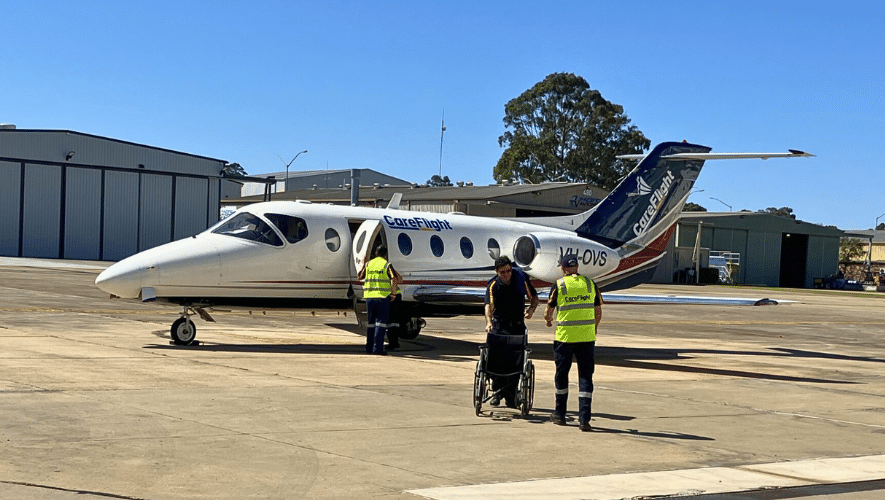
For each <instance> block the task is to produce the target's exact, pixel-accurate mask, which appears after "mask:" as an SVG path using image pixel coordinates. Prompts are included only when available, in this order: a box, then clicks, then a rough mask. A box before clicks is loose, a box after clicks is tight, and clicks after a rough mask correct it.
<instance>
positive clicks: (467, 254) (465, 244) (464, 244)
mask: <svg viewBox="0 0 885 500" xmlns="http://www.w3.org/2000/svg"><path fill="white" fill-rule="evenodd" d="M461 255H463V256H464V258H465V259H469V258H471V257H473V242H472V241H470V238H468V237H466V236H464V237H462V238H461Z"/></svg>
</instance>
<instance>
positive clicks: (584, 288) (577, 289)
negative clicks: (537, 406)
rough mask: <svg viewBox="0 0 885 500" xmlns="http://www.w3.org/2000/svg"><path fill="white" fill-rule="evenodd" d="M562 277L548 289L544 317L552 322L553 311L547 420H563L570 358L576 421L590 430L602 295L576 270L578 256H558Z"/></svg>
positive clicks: (563, 421) (550, 323) (566, 401)
mask: <svg viewBox="0 0 885 500" xmlns="http://www.w3.org/2000/svg"><path fill="white" fill-rule="evenodd" d="M559 265H560V268H562V278H560V279H559V280H557V281H556V283H555V284H554V285H553V288H551V289H550V299H549V300H548V301H547V310H546V311H545V312H544V319H545V320H547V326H548V327H549V326H553V314H554V312H555V313H556V337H555V340H554V341H553V362H554V363H555V364H556V375H555V378H554V384H555V386H556V408H555V409H554V410H553V413H552V414H551V415H550V420H552V421H553V423H555V424H557V425H566V424H565V411H566V407H567V404H568V372H569V370H571V368H572V358H573V357H574V358H575V359H576V360H577V362H578V424H579V425H580V428H581V430H582V431H585V432H586V431H590V430H591V427H590V406H591V403H592V401H593V371H594V368H595V366H596V360H595V358H594V350H595V348H596V328H597V327H598V326H599V321H600V320H601V319H602V297H601V296H600V295H599V291H598V290H597V289H596V283H594V282H593V280H591V279H590V278H588V277H587V276H582V275H580V274H578V257H577V255H574V254H564V255H563V256H562V257H561V258H560V259H559Z"/></svg>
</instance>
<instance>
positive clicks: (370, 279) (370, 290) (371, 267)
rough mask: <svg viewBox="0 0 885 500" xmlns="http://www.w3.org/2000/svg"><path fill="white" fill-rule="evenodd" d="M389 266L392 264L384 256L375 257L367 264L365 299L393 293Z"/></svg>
mask: <svg viewBox="0 0 885 500" xmlns="http://www.w3.org/2000/svg"><path fill="white" fill-rule="evenodd" d="M389 268H390V264H389V263H388V262H387V260H385V259H384V258H383V257H375V258H374V259H372V260H370V261H369V263H368V264H366V280H365V283H364V284H363V298H364V299H382V298H384V297H387V296H389V295H390V294H391V292H392V288H391V286H390V274H389V272H388V269H389Z"/></svg>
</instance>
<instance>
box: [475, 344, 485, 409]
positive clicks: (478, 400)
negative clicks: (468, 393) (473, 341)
mask: <svg viewBox="0 0 885 500" xmlns="http://www.w3.org/2000/svg"><path fill="white" fill-rule="evenodd" d="M486 352H487V351H486V350H485V349H483V348H480V350H479V359H478V360H477V361H476V370H475V371H474V372H473V410H474V411H475V412H476V416H477V417H478V416H479V414H480V413H482V402H483V401H485V399H486V396H487V395H488V381H487V380H486V374H485V371H484V370H485V364H486Z"/></svg>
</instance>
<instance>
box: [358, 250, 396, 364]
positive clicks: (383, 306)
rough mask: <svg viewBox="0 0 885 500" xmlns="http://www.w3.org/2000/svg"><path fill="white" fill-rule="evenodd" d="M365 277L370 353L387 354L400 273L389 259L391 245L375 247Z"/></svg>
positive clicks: (368, 347)
mask: <svg viewBox="0 0 885 500" xmlns="http://www.w3.org/2000/svg"><path fill="white" fill-rule="evenodd" d="M357 277H358V278H359V279H364V280H365V281H364V283H363V298H364V299H366V316H367V322H368V324H367V326H366V353H367V354H387V351H385V350H384V336H385V335H386V334H387V325H388V323H390V302H391V301H393V300H394V299H395V298H396V291H397V283H399V281H400V277H399V273H397V272H396V270H394V269H393V266H392V265H390V263H389V262H387V247H385V246H383V245H382V246H379V247H378V248H376V249H375V258H374V259H372V260H370V261H369V262H367V263H366V265H365V267H363V268H362V269H361V270H360V272H359V275H358V276H357Z"/></svg>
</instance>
